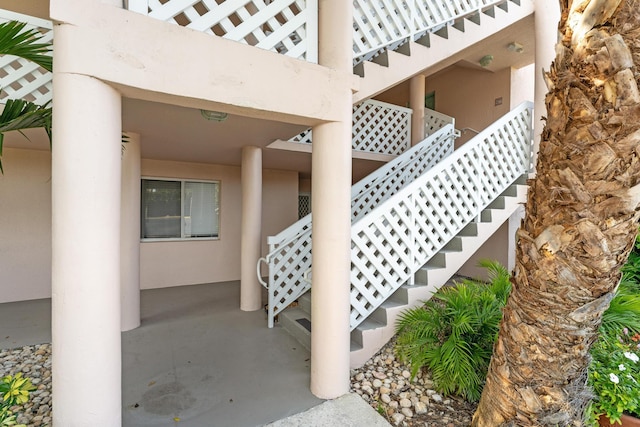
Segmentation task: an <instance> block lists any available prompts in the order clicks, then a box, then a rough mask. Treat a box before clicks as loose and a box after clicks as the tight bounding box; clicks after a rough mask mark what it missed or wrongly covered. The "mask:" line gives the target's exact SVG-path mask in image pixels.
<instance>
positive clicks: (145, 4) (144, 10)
mask: <svg viewBox="0 0 640 427" xmlns="http://www.w3.org/2000/svg"><path fill="white" fill-rule="evenodd" d="M127 9H129V10H130V11H131V12H136V13H139V14H141V15H148V14H149V0H128V1H127Z"/></svg>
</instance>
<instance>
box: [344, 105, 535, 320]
mask: <svg viewBox="0 0 640 427" xmlns="http://www.w3.org/2000/svg"><path fill="white" fill-rule="evenodd" d="M532 108H533V106H532V104H531V103H525V104H522V105H521V106H519V107H518V108H516V109H515V110H513V111H512V112H510V113H509V114H507V115H506V116H504V117H503V118H501V119H500V120H498V121H497V122H495V123H494V124H493V125H491V126H490V127H488V128H487V129H485V130H484V131H482V132H481V133H480V134H479V135H477V136H476V137H475V138H474V139H472V140H471V141H469V142H467V143H466V144H464V145H463V146H462V147H461V148H460V149H458V150H456V152H455V153H454V154H453V155H452V156H449V157H447V158H446V159H445V160H443V161H442V162H440V163H439V164H438V165H436V166H435V167H433V168H432V169H431V170H429V171H428V172H427V173H426V174H424V175H422V176H421V177H420V178H418V179H416V180H415V181H414V182H412V183H411V184H409V185H407V186H406V187H405V188H403V189H402V190H400V191H399V192H398V193H397V194H395V195H394V196H393V197H391V198H389V199H388V200H387V201H386V202H385V203H384V204H381V205H379V206H378V207H377V208H376V209H374V210H373V211H372V212H370V213H369V214H368V215H367V216H366V217H365V218H361V219H360V220H359V221H357V222H356V223H355V224H352V226H351V319H350V323H351V329H352V330H353V329H354V328H356V327H357V326H358V325H359V324H360V323H361V322H362V321H363V320H364V319H366V318H367V317H368V316H369V315H370V314H371V313H372V312H373V311H374V310H375V309H376V308H378V307H379V306H380V304H382V303H383V302H384V301H385V300H386V299H387V298H388V297H389V296H391V295H392V294H393V293H394V292H395V291H396V290H397V289H398V288H399V287H400V286H401V285H403V284H404V283H406V282H407V281H408V280H409V279H411V277H412V276H413V275H414V274H415V272H416V271H417V270H418V269H419V268H421V267H422V266H423V265H424V264H425V263H426V262H427V261H428V260H429V259H430V258H431V257H432V256H433V255H435V254H436V253H437V252H438V251H440V250H441V249H442V248H443V247H444V246H445V245H446V244H447V243H448V242H449V241H450V240H451V239H452V238H453V237H455V236H456V235H457V234H458V233H459V232H460V231H461V230H462V229H463V228H464V227H465V226H466V225H467V224H469V223H470V222H471V221H472V220H473V219H474V218H476V217H478V215H480V213H481V211H482V210H483V209H485V208H486V207H487V206H488V205H489V203H491V202H492V201H493V200H494V199H495V198H496V197H497V196H499V195H500V194H501V193H502V192H503V191H504V190H506V189H507V187H509V186H510V185H512V184H513V182H514V181H515V180H516V179H517V178H519V177H520V176H522V175H523V174H525V173H527V172H528V171H529V170H530V167H531V164H530V163H531V160H530V153H531V147H532V143H533V132H532Z"/></svg>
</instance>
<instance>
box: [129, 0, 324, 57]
mask: <svg viewBox="0 0 640 427" xmlns="http://www.w3.org/2000/svg"><path fill="white" fill-rule="evenodd" d="M144 3H146V7H144V5H142V4H144ZM308 3H309V4H311V5H313V7H307V5H308ZM129 9H131V10H135V11H138V12H141V13H144V12H145V11H146V14H147V15H148V16H150V17H152V18H155V19H159V20H161V21H166V22H171V23H173V24H177V25H181V26H183V27H188V28H192V29H194V30H197V31H202V32H205V33H207V34H212V35H216V36H219V37H223V38H226V39H229V40H234V41H237V42H240V43H245V44H248V45H250V46H256V47H259V48H262V49H266V50H271V51H275V52H278V53H281V54H283V55H287V56H291V57H293V58H299V59H304V60H307V61H310V62H316V61H317V42H316V40H317V37H316V35H317V6H315V3H314V2H312V1H307V0H249V1H248V0H129Z"/></svg>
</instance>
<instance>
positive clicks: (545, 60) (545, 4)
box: [533, 0, 560, 167]
mask: <svg viewBox="0 0 640 427" xmlns="http://www.w3.org/2000/svg"><path fill="white" fill-rule="evenodd" d="M535 2H536V3H535V7H536V9H535V15H534V17H535V24H534V25H535V37H536V55H535V56H536V58H535V100H534V106H533V108H534V116H533V129H534V149H533V153H534V154H533V165H534V167H535V164H536V159H537V153H538V148H539V147H540V134H541V133H542V129H543V128H544V122H543V121H542V117H543V116H546V114H547V107H546V105H545V101H544V99H545V97H546V95H547V91H548V90H547V85H546V83H545V81H544V77H543V70H544V71H549V68H550V67H551V62H552V61H553V60H554V58H555V56H556V43H557V42H558V31H557V28H558V23H559V21H560V5H559V4H558V2H557V1H553V0H535Z"/></svg>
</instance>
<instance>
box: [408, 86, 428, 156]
mask: <svg viewBox="0 0 640 427" xmlns="http://www.w3.org/2000/svg"><path fill="white" fill-rule="evenodd" d="M425 86H426V84H425V77H424V75H422V74H418V75H417V76H413V77H411V80H409V105H410V106H411V109H412V110H413V113H412V114H411V145H412V146H413V145H416V144H417V143H419V142H420V141H422V140H423V139H424V91H425Z"/></svg>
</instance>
